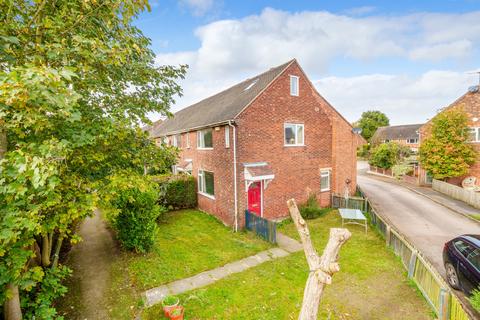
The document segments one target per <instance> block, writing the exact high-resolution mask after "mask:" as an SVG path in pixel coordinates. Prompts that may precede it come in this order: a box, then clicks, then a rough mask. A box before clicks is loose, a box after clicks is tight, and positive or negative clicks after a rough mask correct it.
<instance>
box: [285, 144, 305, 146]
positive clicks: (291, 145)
mask: <svg viewBox="0 0 480 320" xmlns="http://www.w3.org/2000/svg"><path fill="white" fill-rule="evenodd" d="M283 146H284V147H305V145H304V144H284V145H283Z"/></svg>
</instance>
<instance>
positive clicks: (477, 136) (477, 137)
mask: <svg viewBox="0 0 480 320" xmlns="http://www.w3.org/2000/svg"><path fill="white" fill-rule="evenodd" d="M469 130H470V136H469V139H468V140H469V141H470V142H480V128H478V127H477V128H470V129H469Z"/></svg>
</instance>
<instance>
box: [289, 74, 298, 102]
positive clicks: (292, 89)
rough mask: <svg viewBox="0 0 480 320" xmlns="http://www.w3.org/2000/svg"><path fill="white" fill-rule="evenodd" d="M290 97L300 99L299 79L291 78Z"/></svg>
mask: <svg viewBox="0 0 480 320" xmlns="http://www.w3.org/2000/svg"><path fill="white" fill-rule="evenodd" d="M290 95H291V96H297V97H298V77H297V76H290Z"/></svg>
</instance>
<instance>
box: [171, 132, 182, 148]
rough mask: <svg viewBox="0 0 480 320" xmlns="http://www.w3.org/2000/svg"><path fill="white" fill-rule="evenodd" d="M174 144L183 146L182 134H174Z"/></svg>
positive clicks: (179, 146) (178, 146)
mask: <svg viewBox="0 0 480 320" xmlns="http://www.w3.org/2000/svg"><path fill="white" fill-rule="evenodd" d="M172 145H173V146H174V147H177V148H181V147H182V135H181V134H176V135H174V136H173V142H172Z"/></svg>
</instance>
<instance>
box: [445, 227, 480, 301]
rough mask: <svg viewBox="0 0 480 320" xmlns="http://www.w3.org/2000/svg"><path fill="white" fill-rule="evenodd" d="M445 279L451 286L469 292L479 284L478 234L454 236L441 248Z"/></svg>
mask: <svg viewBox="0 0 480 320" xmlns="http://www.w3.org/2000/svg"><path fill="white" fill-rule="evenodd" d="M443 263H444V265H445V271H446V273H447V281H448V283H449V284H450V286H452V288H454V289H457V290H463V291H464V292H465V293H466V294H470V293H471V291H472V290H473V289H476V288H478V287H479V284H480V235H463V236H459V237H456V238H454V239H452V240H450V241H448V242H447V243H445V247H444V248H443Z"/></svg>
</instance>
